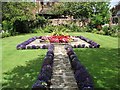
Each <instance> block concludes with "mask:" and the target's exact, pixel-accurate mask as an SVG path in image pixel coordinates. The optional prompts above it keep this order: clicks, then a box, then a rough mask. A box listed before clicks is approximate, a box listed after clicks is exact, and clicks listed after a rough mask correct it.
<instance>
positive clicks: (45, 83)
mask: <svg viewBox="0 0 120 90" xmlns="http://www.w3.org/2000/svg"><path fill="white" fill-rule="evenodd" d="M53 50H54V45H49V47H48V51H47V54H46V56H45V58H44V61H43V64H42V68H41V71H40V73H39V75H38V78H37V80H36V82H35V83H34V84H33V86H32V89H33V90H34V89H36V88H37V89H38V90H41V89H45V90H48V88H50V85H51V77H52V73H53V59H54V52H53Z"/></svg>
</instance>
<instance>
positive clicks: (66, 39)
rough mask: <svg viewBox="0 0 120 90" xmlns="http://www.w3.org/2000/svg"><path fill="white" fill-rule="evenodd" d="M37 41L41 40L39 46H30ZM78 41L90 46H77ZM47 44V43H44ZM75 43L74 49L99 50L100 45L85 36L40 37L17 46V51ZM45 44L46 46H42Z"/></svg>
mask: <svg viewBox="0 0 120 90" xmlns="http://www.w3.org/2000/svg"><path fill="white" fill-rule="evenodd" d="M36 39H38V40H39V44H38V45H36V44H33V45H29V44H30V43H32V42H34V41H35V40H36ZM78 39H81V40H83V41H85V42H86V43H88V44H89V45H88V46H86V44H85V43H81V44H80V43H78V44H76V42H77V41H78ZM44 42H47V43H44ZM71 42H73V43H75V44H74V45H72V47H73V48H99V47H100V45H99V44H97V43H96V42H94V41H92V40H89V39H88V38H85V37H83V36H64V35H61V36H39V37H32V38H30V39H28V40H27V41H25V42H23V43H21V44H18V45H17V47H16V48H17V49H18V50H19V49H47V48H48V45H49V43H53V44H55V43H58V44H61V43H62V44H67V43H69V44H70V43H71ZM41 43H44V44H41Z"/></svg>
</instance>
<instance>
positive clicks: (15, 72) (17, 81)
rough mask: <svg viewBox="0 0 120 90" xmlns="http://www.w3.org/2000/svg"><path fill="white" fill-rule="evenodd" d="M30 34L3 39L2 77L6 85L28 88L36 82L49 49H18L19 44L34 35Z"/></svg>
mask: <svg viewBox="0 0 120 90" xmlns="http://www.w3.org/2000/svg"><path fill="white" fill-rule="evenodd" d="M40 35H43V34H28V35H19V36H14V37H8V38H4V39H2V40H1V41H2V73H3V74H2V76H3V77H2V78H3V81H2V82H3V86H4V87H7V88H9V87H16V88H28V87H31V86H32V84H33V83H34V82H35V80H36V78H37V75H38V73H39V71H40V68H41V64H42V61H43V58H44V56H45V54H46V51H47V49H45V50H43V49H36V50H35V49H34V50H17V49H16V46H17V44H20V43H22V42H23V41H25V40H28V39H29V38H31V37H33V36H40Z"/></svg>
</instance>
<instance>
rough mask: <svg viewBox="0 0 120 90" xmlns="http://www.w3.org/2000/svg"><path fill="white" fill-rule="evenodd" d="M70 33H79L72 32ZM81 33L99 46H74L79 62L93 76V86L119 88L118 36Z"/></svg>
mask: <svg viewBox="0 0 120 90" xmlns="http://www.w3.org/2000/svg"><path fill="white" fill-rule="evenodd" d="M71 35H80V34H77V33H72V34H71ZM81 35H83V36H85V37H87V38H89V39H91V40H93V41H95V42H97V43H99V44H100V45H101V46H100V48H92V49H91V48H83V49H78V48H75V49H74V51H75V52H76V54H77V56H78V58H79V59H80V62H81V63H82V64H83V65H84V66H85V67H86V69H87V70H88V71H89V73H90V74H91V76H92V77H93V80H94V83H95V88H107V89H108V90H110V88H112V90H113V88H114V89H115V88H120V86H119V83H118V80H119V78H118V77H119V75H118V72H119V69H118V68H120V67H119V65H118V60H119V57H118V38H113V37H110V36H103V35H98V34H92V33H81Z"/></svg>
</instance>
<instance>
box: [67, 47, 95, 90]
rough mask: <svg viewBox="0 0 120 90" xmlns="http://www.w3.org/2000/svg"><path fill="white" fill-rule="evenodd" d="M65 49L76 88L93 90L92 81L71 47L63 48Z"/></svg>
mask: <svg viewBox="0 0 120 90" xmlns="http://www.w3.org/2000/svg"><path fill="white" fill-rule="evenodd" d="M65 49H66V50H67V55H68V56H69V60H70V63H71V67H72V69H73V72H74V77H75V79H76V82H77V85H78V88H79V89H80V90H93V87H94V86H93V80H92V78H91V76H90V74H89V73H88V71H87V70H86V68H85V67H84V66H83V65H82V64H81V63H80V62H79V59H78V58H77V56H76V54H75V52H74V51H73V49H72V47H71V46H65Z"/></svg>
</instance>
